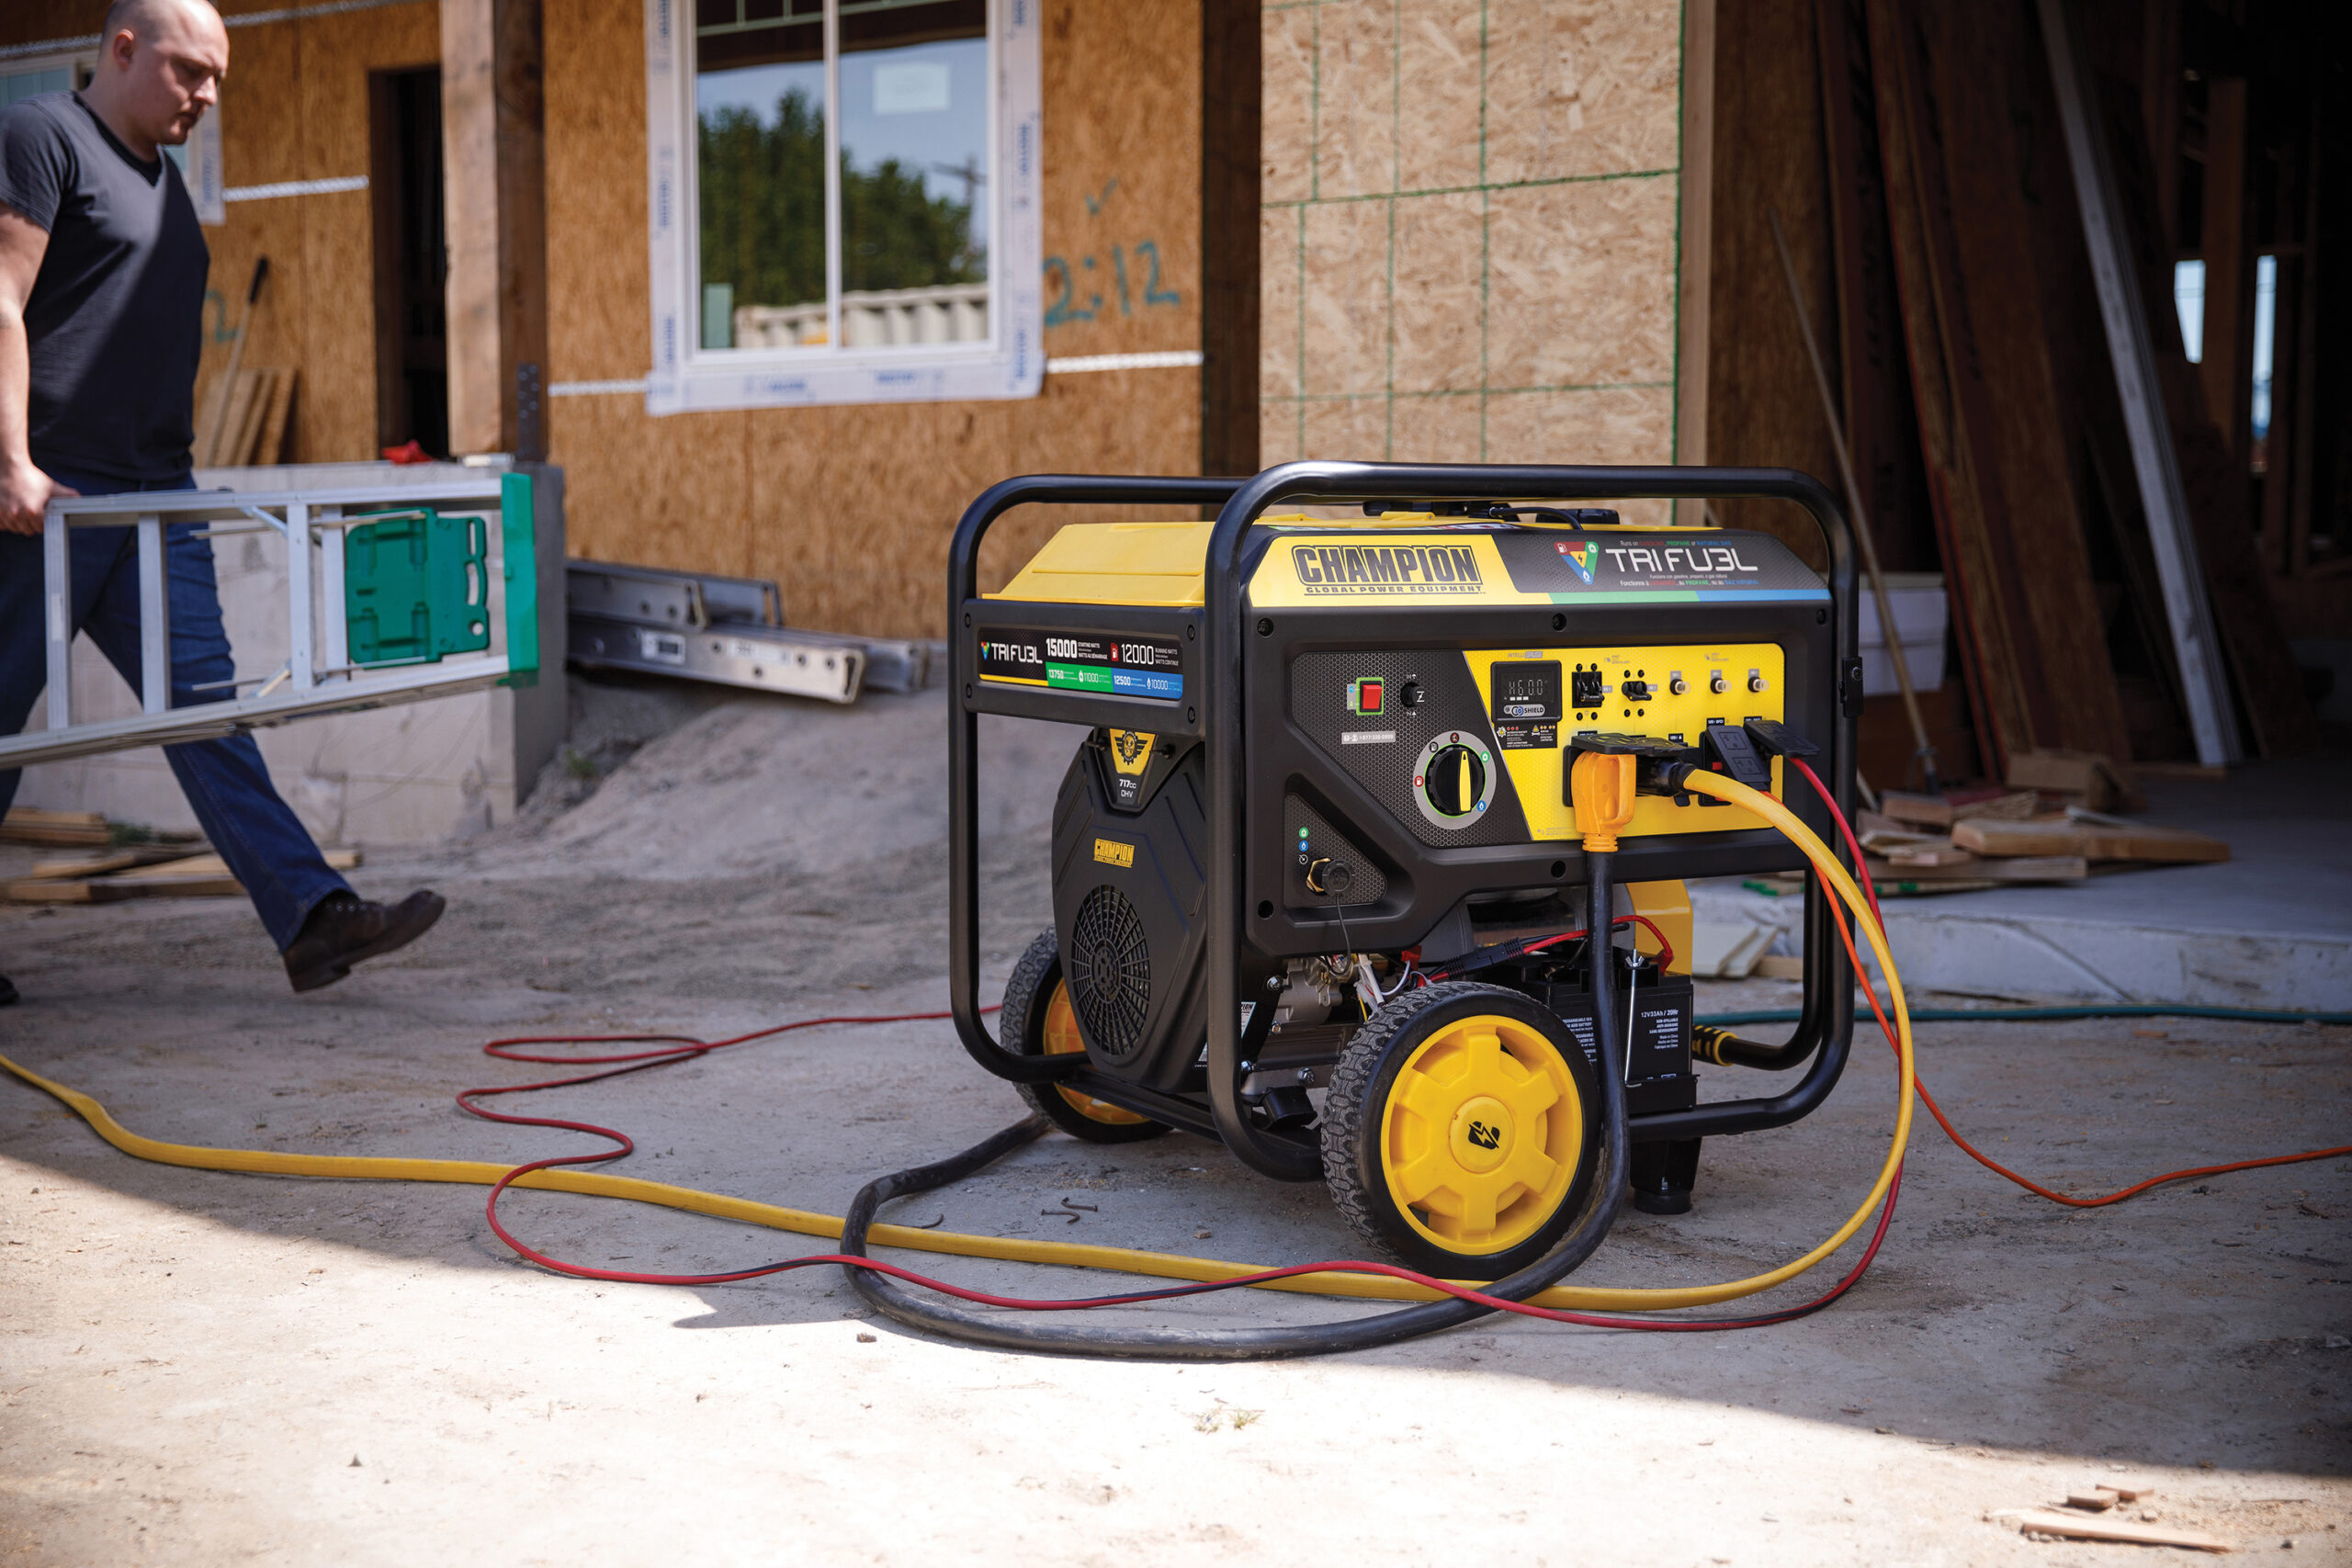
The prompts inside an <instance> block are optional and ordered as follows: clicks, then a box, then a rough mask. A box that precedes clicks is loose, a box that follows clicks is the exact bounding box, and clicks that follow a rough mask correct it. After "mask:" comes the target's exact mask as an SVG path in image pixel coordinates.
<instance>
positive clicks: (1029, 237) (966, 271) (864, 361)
mask: <svg viewBox="0 0 2352 1568" xmlns="http://www.w3.org/2000/svg"><path fill="white" fill-rule="evenodd" d="M1036 5H1037V0H647V51H646V58H647V75H648V85H649V107H650V111H651V112H650V119H649V128H650V135H649V142H650V147H649V153H650V179H651V183H652V189H651V197H652V199H651V204H650V220H651V229H652V234H651V240H652V264H653V265H652V274H653V301H652V303H653V329H654V330H653V358H654V367H653V373H652V375H651V376H650V378H648V381H647V394H646V396H647V406H648V407H649V409H650V410H651V412H656V413H665V412H678V411H681V410H685V409H695V408H742V407H751V406H758V405H763V404H780V403H793V402H811V403H815V402H865V401H882V400H910V399H931V398H977V397H1026V396H1032V395H1034V394H1035V391H1036V389H1037V384H1038V380H1039V376H1040V373H1041V371H1042V369H1043V357H1042V355H1041V352H1040V348H1039V334H1040V333H1041V330H1042V326H1043V314H1044V310H1043V292H1042V288H1041V287H1040V280H1039V276H1038V254H1039V250H1040V243H1039V233H1038V215H1037V189H1036V187H1037V118H1038V117H1037V69H1036V66H1037V37H1036V31H1037V28H1036V17H1035V8H1036Z"/></svg>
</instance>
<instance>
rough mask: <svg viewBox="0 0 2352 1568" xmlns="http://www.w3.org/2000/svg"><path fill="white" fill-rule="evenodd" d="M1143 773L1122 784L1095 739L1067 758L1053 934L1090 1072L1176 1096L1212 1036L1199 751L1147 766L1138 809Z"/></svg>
mask: <svg viewBox="0 0 2352 1568" xmlns="http://www.w3.org/2000/svg"><path fill="white" fill-rule="evenodd" d="M1140 771H1141V770H1139V769H1132V768H1131V769H1130V770H1127V771H1126V772H1125V773H1124V775H1123V771H1122V770H1121V769H1120V768H1119V766H1118V765H1117V762H1116V761H1115V760H1114V753H1113V752H1112V750H1111V744H1110V743H1109V742H1107V741H1106V740H1105V739H1104V738H1103V736H1102V735H1100V734H1098V735H1097V736H1096V737H1095V738H1094V739H1091V740H1089V741H1088V742H1087V744H1086V745H1084V746H1082V747H1080V749H1079V752H1078V755H1077V756H1076V757H1074V758H1072V759H1071V760H1070V765H1069V773H1068V774H1066V775H1065V776H1064V777H1063V779H1062V787H1061V793H1060V795H1058V796H1057V799H1056V801H1055V804H1054V850H1053V868H1054V873H1053V874H1054V934H1055V937H1056V940H1057V941H1058V942H1060V944H1061V954H1062V976H1063V978H1064V979H1065V980H1066V981H1067V982H1068V983H1069V999H1070V1007H1071V1010H1072V1011H1073V1012H1075V1013H1076V1014H1077V1015H1078V1027H1079V1033H1080V1036H1081V1037H1082V1038H1084V1040H1085V1041H1086V1046H1087V1050H1088V1052H1089V1053H1090V1055H1091V1056H1092V1058H1093V1061H1094V1064H1095V1066H1098V1067H1100V1068H1101V1069H1102V1070H1103V1072H1105V1073H1107V1074H1109V1075H1110V1076H1112V1077H1119V1078H1125V1079H1126V1080H1128V1081H1129V1082H1132V1083H1136V1084H1140V1085H1142V1086H1144V1087H1145V1088H1148V1089H1158V1090H1160V1091H1162V1092H1172V1091H1173V1090H1175V1089H1177V1088H1178V1087H1179V1086H1180V1085H1181V1084H1182V1082H1183V1080H1184V1078H1185V1077H1186V1075H1187V1074H1188V1073H1190V1072H1191V1071H1192V1069H1193V1064H1194V1062H1195V1061H1196V1059H1197V1058H1198V1056H1199V1055H1200V1047H1201V1044H1202V1043H1203V1042H1204V1041H1205V1040H1206V1039H1207V1038H1208V985H1207V982H1206V979H1205V977H1204V974H1203V971H1202V960H1203V956H1204V952H1205V950H1206V945H1207V943H1206V929H1205V915H1206V905H1205V903H1204V897H1205V895H1206V892H1207V873H1206V860H1207V855H1208V840H1209V833H1208V815H1207V792H1206V784H1205V782H1204V768H1203V752H1202V750H1201V749H1200V748H1199V747H1198V746H1193V747H1192V748H1191V749H1190V750H1187V751H1185V752H1184V753H1183V754H1182V756H1180V757H1177V758H1174V759H1172V760H1170V761H1167V762H1164V763H1162V764H1161V765H1160V766H1158V767H1154V768H1152V769H1150V770H1149V774H1148V775H1147V783H1148V784H1150V785H1152V786H1153V787H1152V788H1151V790H1150V793H1149V794H1148V795H1147V796H1145V797H1144V798H1142V799H1141V800H1139V801H1136V788H1135V784H1134V780H1135V777H1136V773H1138V772H1140ZM1123 782H1124V784H1125V788H1124V789H1123V787H1122V786H1123ZM1127 801H1136V804H1135V805H1133V806H1128V805H1126V804H1125V803H1126V802H1127Z"/></svg>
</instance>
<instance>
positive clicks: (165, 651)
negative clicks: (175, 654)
mask: <svg viewBox="0 0 2352 1568" xmlns="http://www.w3.org/2000/svg"><path fill="white" fill-rule="evenodd" d="M164 572H165V565H164V520H163V519H162V518H160V517H156V516H153V515H152V514H151V515H149V516H145V517H141V519H140V520H139V706H140V710H141V712H144V713H162V712H164V710H165V709H167V708H169V707H170V706H171V705H172V595H171V584H170V582H169V581H168V579H167V578H166V577H165V575H164Z"/></svg>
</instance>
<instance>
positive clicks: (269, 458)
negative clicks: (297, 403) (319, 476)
mask: <svg viewBox="0 0 2352 1568" xmlns="http://www.w3.org/2000/svg"><path fill="white" fill-rule="evenodd" d="M274 374H276V376H277V382H276V384H275V385H273V386H272V388H271V389H270V395H269V410H268V412H266V413H265V414H264V415H263V416H262V422H261V435H260V439H259V440H258V441H257V442H256V443H255V445H254V451H253V454H252V457H251V458H250V460H251V461H253V462H254V463H258V464H264V465H266V464H271V463H282V462H284V461H286V428H287V425H288V423H290V422H291V420H292V418H293V415H294V382H295V380H296V378H299V377H300V375H301V372H300V371H299V370H279V371H277V372H275V373H274Z"/></svg>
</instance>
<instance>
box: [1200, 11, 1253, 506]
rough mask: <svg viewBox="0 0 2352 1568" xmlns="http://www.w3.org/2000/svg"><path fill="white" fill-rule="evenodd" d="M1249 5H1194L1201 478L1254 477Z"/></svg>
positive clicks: (1251, 25)
mask: <svg viewBox="0 0 2352 1568" xmlns="http://www.w3.org/2000/svg"><path fill="white" fill-rule="evenodd" d="M1262 16H1263V12H1262V11H1261V7H1260V6H1259V4H1258V0H1201V472H1203V473H1204V474H1254V473H1256V472H1257V471H1258V466H1259V465H1258V200H1259V185H1260V173H1261V166H1262V165H1261V162H1260V152H1259V141H1260V124H1261V119H1262V118H1263V115H1262V108H1261V100H1262V97H1263V89H1262V85H1261V84H1262V82H1263V50H1262V45H1261V41H1260V37H1259V33H1260V28H1261V18H1262Z"/></svg>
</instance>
